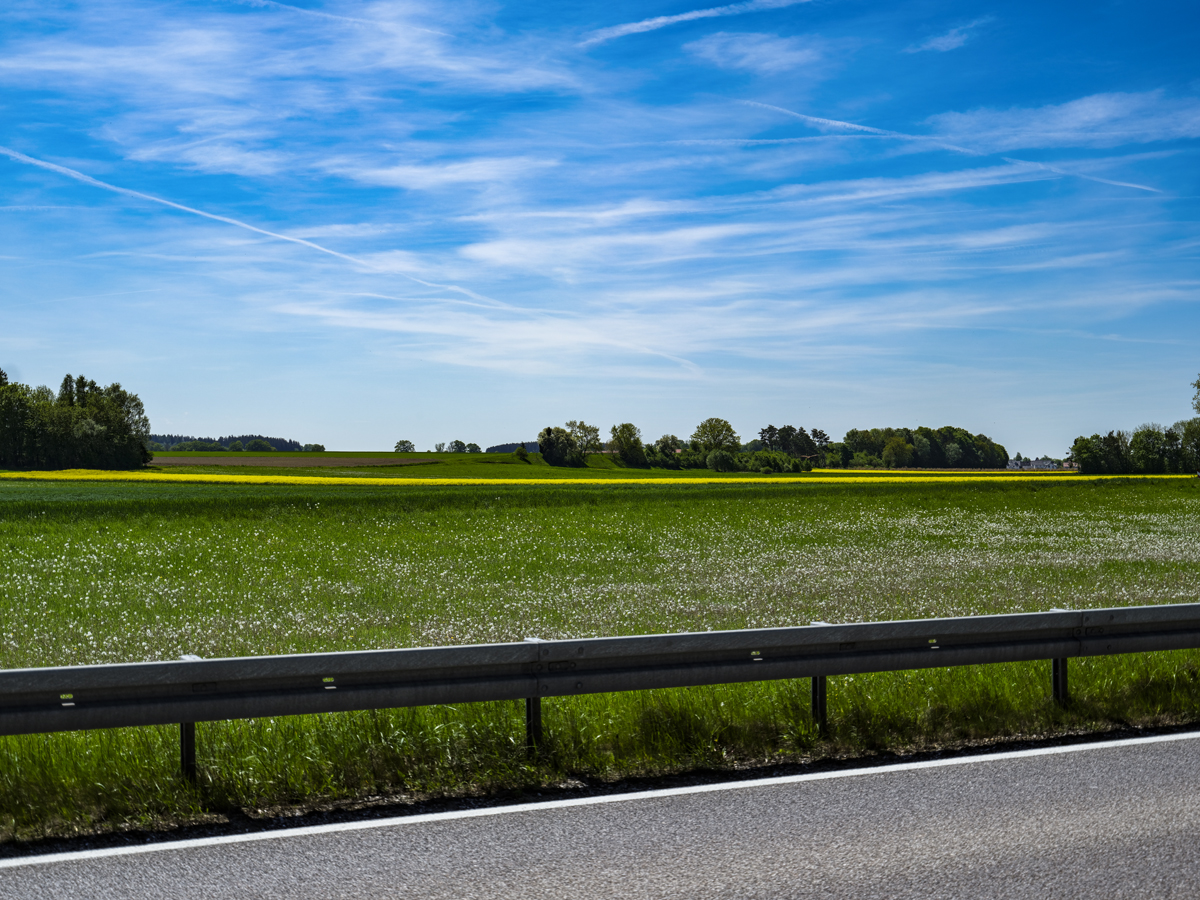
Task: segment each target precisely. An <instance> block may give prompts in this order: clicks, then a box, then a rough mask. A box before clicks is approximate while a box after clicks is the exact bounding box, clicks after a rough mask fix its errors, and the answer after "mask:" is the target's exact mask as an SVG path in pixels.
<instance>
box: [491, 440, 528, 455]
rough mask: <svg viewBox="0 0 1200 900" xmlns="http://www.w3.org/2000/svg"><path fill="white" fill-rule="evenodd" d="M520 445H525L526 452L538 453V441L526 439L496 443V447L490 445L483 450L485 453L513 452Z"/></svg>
mask: <svg viewBox="0 0 1200 900" xmlns="http://www.w3.org/2000/svg"><path fill="white" fill-rule="evenodd" d="M518 447H524V448H525V450H526V452H528V453H537V452H538V442H537V441H524V442H516V443H512V444H496V445H495V446H494V447H488V448H487V449H486V450H485V451H483V452H484V453H512V452H513V451H514V450H516V449H517V448H518Z"/></svg>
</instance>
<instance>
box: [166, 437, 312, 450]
mask: <svg viewBox="0 0 1200 900" xmlns="http://www.w3.org/2000/svg"><path fill="white" fill-rule="evenodd" d="M150 449H151V450H164V451H165V450H207V451H223V450H232V451H234V452H237V451H239V450H248V451H250V452H259V453H267V452H271V451H276V452H289V451H295V452H309V453H312V452H317V453H320V452H323V451H324V450H325V445H324V444H301V443H300V442H299V441H293V440H291V439H290V438H277V437H267V436H266V435H262V434H236V435H235V434H231V435H228V436H225V437H219V438H208V437H202V438H198V437H193V436H191V435H184V434H152V435H150Z"/></svg>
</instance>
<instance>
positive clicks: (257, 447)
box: [246, 429, 290, 453]
mask: <svg viewBox="0 0 1200 900" xmlns="http://www.w3.org/2000/svg"><path fill="white" fill-rule="evenodd" d="M264 430H265V429H264ZM289 440H290V439H289ZM246 449H247V450H248V451H250V452H251V453H271V452H273V451H274V450H275V448H274V447H272V446H271V445H270V444H269V443H267V442H266V441H264V440H263V439H262V438H255V439H254V440H252V441H251V442H250V443H248V444H247V445H246Z"/></svg>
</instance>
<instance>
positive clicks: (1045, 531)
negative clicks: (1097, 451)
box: [0, 467, 1200, 838]
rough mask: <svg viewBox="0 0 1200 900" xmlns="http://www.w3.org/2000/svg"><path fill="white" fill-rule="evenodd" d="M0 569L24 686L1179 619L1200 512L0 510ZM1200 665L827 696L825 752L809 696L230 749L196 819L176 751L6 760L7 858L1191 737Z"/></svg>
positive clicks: (304, 500)
mask: <svg viewBox="0 0 1200 900" xmlns="http://www.w3.org/2000/svg"><path fill="white" fill-rule="evenodd" d="M545 468H548V467H545ZM224 471H228V470H227V469H226V470H224ZM363 471H364V474H376V473H377V472H378V470H377V469H373V468H372V469H364V470H363ZM554 471H558V470H554ZM333 472H337V474H339V475H340V474H341V470H332V471H331V470H329V469H325V470H322V474H332V473H333ZM0 560H2V562H0V575H2V577H0V666H2V667H4V668H13V667H25V666H41V665H66V664H79V663H95V662H114V661H132V660H149V659H173V658H177V657H178V656H180V655H181V654H184V653H194V654H198V655H201V656H204V657H213V656H228V655H244V654H259V653H290V652H305V651H321V650H344V649H366V648H376V647H393V646H421V645H434V644H455V643H471V642H479V641H504V640H520V639H523V638H525V637H529V636H536V637H540V638H558V637H581V636H599V635H615V634H634V633H648V632H664V631H681V630H688V631H695V630H704V629H709V628H712V629H721V628H746V627H765V626H777V625H798V624H806V623H808V622H810V621H813V620H821V621H829V622H850V621H865V620H880V619H895V618H918V617H928V616H953V615H965V614H972V613H991V612H1004V611H1015V610H1039V609H1049V608H1053V607H1064V608H1078V607H1096V606H1108V605H1132V604H1142V603H1179V602H1192V601H1196V600H1197V598H1198V596H1200V481H1197V480H1196V479H1176V480H1167V479H1163V480H1153V479H1150V480H1146V479H1142V480H1132V479H1131V480H1123V479H1114V480H1108V481H1095V482H1090V481H1084V480H1080V481H1078V482H1073V483H1072V482H1066V483H1063V482H1058V483H1043V484H1039V483H1037V482H1036V481H1023V482H1013V483H994V482H993V483H974V484H973V483H970V482H961V481H951V482H948V483H945V484H929V483H922V484H911V485H909V484H899V485H897V484H869V483H867V484H864V483H847V484H832V485H831V484H819V483H808V484H806V483H803V482H801V483H783V482H775V483H772V481H771V479H769V478H764V479H763V483H761V484H750V485H746V484H729V485H700V484H687V483H676V484H667V483H652V484H645V485H585V484H580V485H565V486H559V485H530V486H510V485H482V486H451V485H444V486H433V487H430V486H418V485H404V484H395V485H386V486H378V485H362V486H358V485H350V486H344V485H343V486H337V485H331V486H322V485H316V484H314V485H311V486H309V485H225V484H213V485H207V484H158V483H145V484H142V483H122V482H96V483H93V482H86V481H83V482H81V481H64V482H55V481H39V482H33V481H0ZM1198 662H1200V654H1195V653H1190V652H1189V653H1172V654H1155V655H1143V656H1137V657H1128V658H1117V659H1097V660H1086V661H1077V662H1073V663H1072V691H1073V695H1074V696H1075V697H1076V698H1077V700H1076V702H1075V703H1074V704H1073V706H1072V707H1071V708H1070V709H1068V710H1065V711H1064V710H1060V709H1058V708H1057V707H1055V706H1054V705H1053V704H1051V703H1050V702H1049V701H1048V699H1047V693H1048V669H1049V665H1048V664H1027V665H1012V666H996V667H987V668H978V669H975V668H968V669H959V670H932V671H927V672H916V673H896V674H884V675H873V676H848V677H844V678H835V679H830V687H829V691H830V716H831V724H832V735H831V737H830V738H829V739H828V740H818V739H817V736H816V735H815V733H814V731H813V727H812V723H811V721H810V720H809V717H808V710H807V693H806V692H807V689H808V683H807V681H799V682H786V683H775V684H764V685H749V686H732V687H717V688H703V689H688V690H676V691H655V692H646V693H643V694H630V695H605V696H595V697H583V698H570V699H562V700H551V701H547V702H546V704H545V706H546V713H545V714H546V726H547V730H548V735H549V747H548V752H547V754H546V756H545V758H543V759H542V760H540V761H537V762H531V761H529V760H528V759H526V757H525V755H524V753H523V749H522V742H523V731H522V718H521V717H522V715H523V712H522V710H521V709H520V708H519V706H518V704H513V703H508V704H501V703H497V704H478V705H474V706H464V707H461V708H436V709H422V710H395V711H380V712H374V713H361V714H339V715H330V716H317V717H305V718H297V719H279V720H255V721H253V722H231V723H205V724H202V725H201V726H200V727H199V729H198V732H199V743H200V765H201V770H202V776H201V784H200V786H199V788H197V789H192V788H189V787H185V786H183V785H182V784H181V783H180V782H179V780H178V779H177V777H176V767H177V755H176V753H177V750H176V741H177V733H176V731H175V730H173V729H170V728H147V729H119V730H115V731H111V732H92V733H83V734H66V735H45V736H42V735H37V736H28V737H19V738H2V739H0V759H3V760H4V765H3V766H2V767H0V835H3V836H7V837H10V838H11V837H30V836H37V835H42V834H57V833H72V832H75V831H77V830H96V829H100V830H104V829H112V828H121V827H129V826H130V825H136V824H147V823H160V824H161V823H165V822H167V823H169V822H177V821H189V820H204V819H205V818H210V817H213V816H216V817H220V816H223V815H226V814H228V813H229V811H230V810H235V809H237V810H251V811H253V810H258V809H267V808H276V807H280V806H288V805H300V806H303V805H305V804H311V803H321V802H335V801H336V802H353V801H362V800H363V798H369V797H379V796H389V797H390V796H425V795H429V794H445V793H456V792H457V793H461V792H489V791H496V790H503V789H508V788H529V787H533V786H537V785H542V784H554V783H560V782H563V781H565V780H569V779H575V778H587V779H597V778H600V779H611V778H617V777H621V776H625V775H630V774H638V773H648V772H667V771H678V770H682V769H688V768H694V767H729V766H741V765H750V764H763V763H766V762H770V761H779V760H797V759H805V758H811V757H813V756H823V755H830V754H844V753H864V752H872V751H876V750H879V749H886V748H891V749H912V748H921V747H930V746H940V745H943V744H953V743H960V742H963V741H979V740H985V739H990V738H993V737H997V736H1006V735H1009V736H1011V735H1014V734H1029V733H1039V734H1040V733H1052V732H1057V731H1062V730H1064V729H1095V728H1107V727H1113V726H1114V725H1119V724H1129V723H1133V724H1156V723H1159V724H1161V723H1168V722H1183V721H1192V720H1194V719H1196V718H1200V716H1198V715H1197V711H1198V710H1200V706H1198V705H1197V704H1198V701H1200V685H1198V684H1197V680H1196V673H1197V663H1198Z"/></svg>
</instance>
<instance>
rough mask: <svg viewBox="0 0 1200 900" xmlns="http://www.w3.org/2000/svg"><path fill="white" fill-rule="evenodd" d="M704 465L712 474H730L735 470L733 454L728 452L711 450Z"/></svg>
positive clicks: (735, 464)
mask: <svg viewBox="0 0 1200 900" xmlns="http://www.w3.org/2000/svg"><path fill="white" fill-rule="evenodd" d="M706 464H707V465H708V467H709V468H710V469H712V470H713V471H714V472H732V471H733V470H734V469H736V468H737V463H736V462H735V461H734V459H733V454H732V453H730V452H729V451H728V450H713V451H712V452H710V453H709V454H708V457H707V459H706Z"/></svg>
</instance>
